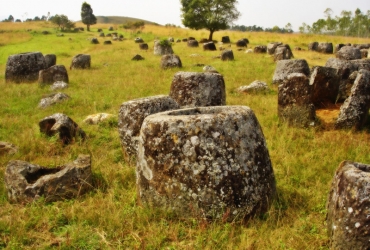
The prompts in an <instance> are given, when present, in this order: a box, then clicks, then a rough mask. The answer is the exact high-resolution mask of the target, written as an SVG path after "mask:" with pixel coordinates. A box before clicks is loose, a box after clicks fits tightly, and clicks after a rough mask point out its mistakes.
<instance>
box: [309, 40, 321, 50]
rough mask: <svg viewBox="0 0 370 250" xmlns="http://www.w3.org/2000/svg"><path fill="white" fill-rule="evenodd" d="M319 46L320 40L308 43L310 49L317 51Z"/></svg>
mask: <svg viewBox="0 0 370 250" xmlns="http://www.w3.org/2000/svg"><path fill="white" fill-rule="evenodd" d="M318 46H319V43H318V42H312V43H309V44H308V50H311V51H317V47H318Z"/></svg>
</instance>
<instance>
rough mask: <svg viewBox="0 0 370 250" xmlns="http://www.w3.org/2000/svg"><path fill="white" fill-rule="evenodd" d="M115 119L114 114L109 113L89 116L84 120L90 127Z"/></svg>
mask: <svg viewBox="0 0 370 250" xmlns="http://www.w3.org/2000/svg"><path fill="white" fill-rule="evenodd" d="M111 117H113V115H112V114H107V113H99V114H94V115H89V116H87V117H86V118H85V119H84V123H87V124H90V125H97V124H99V123H101V122H103V121H105V120H108V119H110V118H111Z"/></svg>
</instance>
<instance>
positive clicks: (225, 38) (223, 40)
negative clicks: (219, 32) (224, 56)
mask: <svg viewBox="0 0 370 250" xmlns="http://www.w3.org/2000/svg"><path fill="white" fill-rule="evenodd" d="M221 42H222V43H230V37H229V36H223V37H222V38H221Z"/></svg>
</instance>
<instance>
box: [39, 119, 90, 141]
mask: <svg viewBox="0 0 370 250" xmlns="http://www.w3.org/2000/svg"><path fill="white" fill-rule="evenodd" d="M39 127H40V132H41V133H43V134H46V135H47V136H54V135H57V134H58V135H59V139H60V140H61V141H62V142H63V143H64V144H69V143H71V142H73V140H74V139H75V138H76V137H77V136H80V137H81V138H82V139H85V138H86V134H85V132H84V131H83V130H82V129H81V128H80V127H79V126H78V125H77V123H75V122H74V121H73V120H72V119H71V118H69V117H68V116H66V115H65V114H61V113H56V114H53V115H51V116H48V117H45V118H44V119H42V120H41V121H40V122H39Z"/></svg>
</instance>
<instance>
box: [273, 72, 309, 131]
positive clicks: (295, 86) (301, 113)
mask: <svg viewBox="0 0 370 250" xmlns="http://www.w3.org/2000/svg"><path fill="white" fill-rule="evenodd" d="M278 91H279V92H278V116H279V119H280V120H282V121H284V122H287V123H289V124H290V125H293V126H296V127H309V126H314V125H315V124H316V112H315V106H314V105H313V103H312V88H311V85H310V84H309V79H308V78H307V76H306V75H305V74H302V73H292V74H290V75H288V77H287V78H286V79H285V80H284V81H283V83H282V84H280V85H279V87H278Z"/></svg>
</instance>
